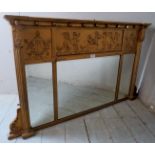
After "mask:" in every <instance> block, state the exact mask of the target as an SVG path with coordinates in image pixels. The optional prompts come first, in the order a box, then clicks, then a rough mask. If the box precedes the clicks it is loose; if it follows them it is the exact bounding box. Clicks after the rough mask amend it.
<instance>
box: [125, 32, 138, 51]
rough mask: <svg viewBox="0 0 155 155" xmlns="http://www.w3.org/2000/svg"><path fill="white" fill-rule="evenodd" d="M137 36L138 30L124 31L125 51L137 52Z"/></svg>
mask: <svg viewBox="0 0 155 155" xmlns="http://www.w3.org/2000/svg"><path fill="white" fill-rule="evenodd" d="M137 36H138V30H136V29H132V30H125V31H124V39H123V50H124V51H130V52H135V51H136V45H137Z"/></svg>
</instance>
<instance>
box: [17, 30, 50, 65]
mask: <svg viewBox="0 0 155 155" xmlns="http://www.w3.org/2000/svg"><path fill="white" fill-rule="evenodd" d="M27 31H28V32H26V31H24V32H23V31H22V30H19V31H18V33H17V36H16V40H15V47H16V46H18V47H19V46H20V47H21V53H22V57H23V58H24V61H25V62H30V61H31V60H32V61H33V60H44V59H49V57H50V56H51V35H50V33H48V32H49V31H47V30H46V31H44V30H39V29H38V30H36V29H30V30H27ZM20 38H22V39H20Z"/></svg>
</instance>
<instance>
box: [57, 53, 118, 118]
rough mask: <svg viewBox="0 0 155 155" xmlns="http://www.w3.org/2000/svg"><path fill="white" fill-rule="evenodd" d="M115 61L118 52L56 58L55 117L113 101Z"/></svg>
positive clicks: (116, 61) (115, 79) (115, 76)
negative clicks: (67, 59) (85, 57)
mask: <svg viewBox="0 0 155 155" xmlns="http://www.w3.org/2000/svg"><path fill="white" fill-rule="evenodd" d="M118 65H119V56H106V57H102V58H91V59H82V60H70V61H61V62H58V63H57V72H58V118H62V117H66V116H69V115H73V114H75V113H79V112H82V111H85V110H88V109H91V108H95V107H98V106H101V105H104V104H107V103H110V102H113V101H114V99H115V89H116V81H117V74H118Z"/></svg>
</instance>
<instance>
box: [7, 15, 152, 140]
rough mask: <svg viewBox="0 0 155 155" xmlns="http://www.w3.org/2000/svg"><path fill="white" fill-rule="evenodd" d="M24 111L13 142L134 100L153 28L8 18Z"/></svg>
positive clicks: (13, 131) (19, 115)
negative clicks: (146, 40) (143, 48)
mask: <svg viewBox="0 0 155 155" xmlns="http://www.w3.org/2000/svg"><path fill="white" fill-rule="evenodd" d="M5 18H6V19H7V20H8V21H9V22H10V24H11V26H12V32H13V40H14V55H15V64H16V73H17V82H18V92H19V99H20V106H19V108H18V110H17V117H16V119H15V120H14V121H13V122H12V123H11V125H10V135H9V139H12V138H16V137H18V136H22V137H23V138H28V137H30V136H32V135H34V133H35V132H36V131H38V130H40V129H43V128H46V127H50V126H53V125H56V124H58V123H61V122H64V121H67V120H70V119H73V118H76V117H78V116H82V115H84V114H87V113H90V112H93V111H96V110H99V109H101V108H105V107H107V106H110V105H113V104H116V103H118V102H121V101H124V100H127V99H134V98H135V97H136V95H135V81H136V75H137V69H138V63H139V58H140V52H141V46H142V42H143V40H144V33H145V29H146V28H147V27H148V26H149V24H141V23H123V22H104V21H87V20H67V19H50V18H34V17H22V16H5Z"/></svg>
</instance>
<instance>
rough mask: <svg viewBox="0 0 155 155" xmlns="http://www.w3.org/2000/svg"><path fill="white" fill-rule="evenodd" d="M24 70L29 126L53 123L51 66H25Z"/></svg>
mask: <svg viewBox="0 0 155 155" xmlns="http://www.w3.org/2000/svg"><path fill="white" fill-rule="evenodd" d="M25 69H26V83H27V94H28V106H29V114H30V123H31V126H32V127H36V126H39V125H42V124H45V123H48V122H51V121H53V118H54V112H53V87H52V64H51V63H42V64H33V65H26V68H25Z"/></svg>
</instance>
